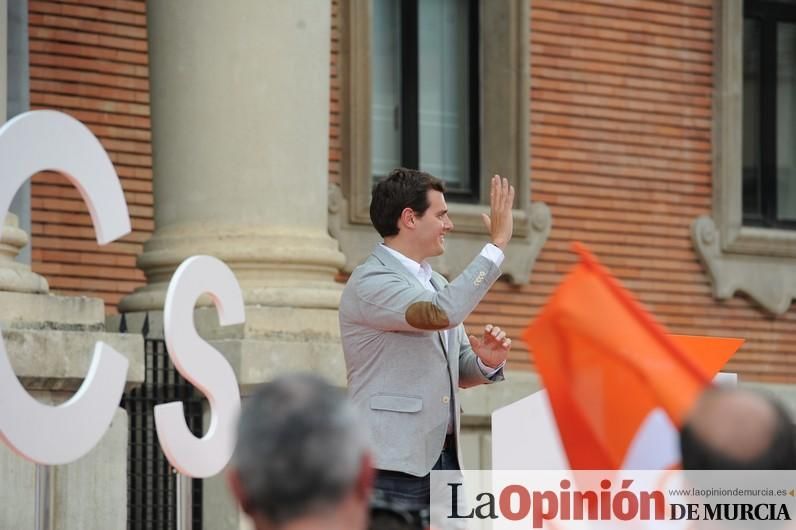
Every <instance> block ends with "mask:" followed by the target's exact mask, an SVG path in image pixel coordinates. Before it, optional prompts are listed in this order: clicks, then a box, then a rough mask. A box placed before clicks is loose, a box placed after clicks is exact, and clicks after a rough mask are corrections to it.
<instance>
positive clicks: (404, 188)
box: [370, 167, 445, 237]
mask: <svg viewBox="0 0 796 530" xmlns="http://www.w3.org/2000/svg"><path fill="white" fill-rule="evenodd" d="M428 190H436V191H438V192H440V193H444V192H445V183H444V182H443V181H441V180H440V179H438V178H437V177H434V176H432V175H430V174H428V173H426V172H424V171H418V170H416V169H406V168H404V167H399V168H396V169H393V170H392V171H390V174H389V175H387V178H385V179H383V180H381V181H380V182H379V183H378V184H376V185H375V186H374V187H373V194H372V196H371V200H370V221H371V222H372V223H373V227H374V228H375V229H376V231H377V232H378V233H379V234H380V235H381V237H390V236H394V235H396V234H398V219H399V218H400V217H401V212H403V211H404V209H405V208H411V209H412V210H414V211H415V213H417V215H418V216H420V217H422V216H423V214H424V213H426V210H428V207H429V202H428Z"/></svg>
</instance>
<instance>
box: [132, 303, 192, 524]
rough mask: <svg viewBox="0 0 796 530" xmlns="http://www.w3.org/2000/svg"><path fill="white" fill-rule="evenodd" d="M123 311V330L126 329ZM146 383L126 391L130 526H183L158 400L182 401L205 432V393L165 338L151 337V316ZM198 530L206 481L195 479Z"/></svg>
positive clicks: (146, 326) (146, 343)
mask: <svg viewBox="0 0 796 530" xmlns="http://www.w3.org/2000/svg"><path fill="white" fill-rule="evenodd" d="M126 328H127V326H126V319H125V318H124V316H122V320H121V324H120V326H119V331H120V332H122V333H124V332H127V331H128V330H127V329H126ZM141 333H142V334H143V335H144V349H145V370H146V372H145V373H146V376H145V381H144V384H143V385H141V386H139V387H136V388H134V389H133V390H131V391H128V392H125V394H124V396H123V398H122V402H121V407H122V408H124V409H125V410H126V411H127V416H128V421H129V441H128V451H127V528H128V530H176V529H177V503H178V499H177V479H178V475H177V474H176V473H175V471H174V469H173V468H172V467H171V466H170V464H169V462H168V460H166V457H165V456H164V455H163V452H162V451H161V449H160V445H159V444H158V439H157V432H156V430H155V413H154V407H155V405H160V404H162V403H168V402H170V401H182V402H183V405H184V410H185V419H186V422H187V424H188V427H189V428H190V429H191V432H193V433H194V434H195V435H197V436H202V432H203V431H202V400H203V398H202V395H201V394H199V393H198V392H197V391H196V389H195V388H194V387H193V385H191V384H190V383H188V382H187V381H186V380H185V379H183V377H182V376H181V375H180V374H179V373H178V372H177V370H176V369H175V368H174V365H173V364H172V363H171V359H170V358H169V354H168V351H167V350H166V342H165V341H164V340H163V339H155V338H151V337H149V336H148V335H149V317H147V318H146V319H145V321H144V326H143V329H142V330H141ZM191 484H192V487H191V495H192V499H193V501H192V521H193V526H192V530H201V529H202V481H201V480H192V481H191Z"/></svg>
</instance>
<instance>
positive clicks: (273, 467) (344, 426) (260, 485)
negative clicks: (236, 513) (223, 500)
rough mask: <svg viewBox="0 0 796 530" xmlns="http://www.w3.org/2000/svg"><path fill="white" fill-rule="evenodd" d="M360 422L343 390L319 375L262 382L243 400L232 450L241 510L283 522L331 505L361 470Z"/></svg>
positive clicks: (363, 443) (362, 438)
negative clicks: (240, 494) (242, 497)
mask: <svg viewBox="0 0 796 530" xmlns="http://www.w3.org/2000/svg"><path fill="white" fill-rule="evenodd" d="M360 423H361V422H359V420H358V419H357V416H356V413H355V411H354V408H353V405H351V403H350V402H349V401H348V398H347V396H346V393H345V391H344V390H343V389H341V388H338V387H335V386H333V385H331V384H330V383H328V382H326V381H325V380H324V379H322V378H320V377H318V376H314V375H309V374H288V375H284V376H282V377H280V378H279V379H276V380H274V381H272V382H270V383H266V384H264V385H262V386H260V387H259V389H258V390H257V391H256V392H255V393H254V395H253V396H251V397H250V398H248V399H247V400H246V401H245V402H244V404H243V409H242V411H241V417H240V422H239V425H238V439H237V443H236V446H235V453H234V455H233V466H234V467H235V469H236V471H237V473H238V475H239V477H240V482H241V486H242V489H243V494H244V497H245V498H244V499H242V500H241V504H242V505H243V508H244V510H245V511H247V512H249V513H258V514H260V515H262V516H265V517H266V518H268V520H270V521H271V522H272V523H275V524H283V523H285V522H287V521H290V520H293V519H297V518H300V517H303V516H307V515H312V514H317V513H319V512H321V511H323V510H325V509H327V508H329V507H331V506H334V504H335V503H337V502H338V501H340V500H341V499H342V498H343V497H344V496H345V495H346V494H347V493H349V492H350V491H351V489H352V488H353V487H354V485H355V482H356V479H357V477H358V475H359V473H360V471H361V469H362V465H363V463H362V462H363V457H364V455H365V452H366V450H367V449H366V435H365V433H364V432H363V430H362V427H361V425H360Z"/></svg>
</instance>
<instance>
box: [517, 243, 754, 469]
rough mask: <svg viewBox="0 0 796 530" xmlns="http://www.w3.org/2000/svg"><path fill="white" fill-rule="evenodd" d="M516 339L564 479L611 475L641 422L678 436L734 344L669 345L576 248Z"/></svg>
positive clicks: (683, 339) (685, 340)
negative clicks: (575, 472) (574, 260)
mask: <svg viewBox="0 0 796 530" xmlns="http://www.w3.org/2000/svg"><path fill="white" fill-rule="evenodd" d="M574 247H575V250H576V251H577V252H578V254H579V255H580V258H581V262H580V264H578V265H577V266H576V267H575V268H574V270H573V271H572V272H571V273H570V274H569V275H568V276H567V277H566V278H565V279H564V281H563V282H562V283H561V284H560V285H559V287H558V288H557V289H556V291H555V292H554V293H553V296H552V297H551V299H550V300H549V301H548V303H547V305H546V306H545V307H544V309H543V310H542V312H541V313H540V314H539V316H538V317H537V318H536V320H535V321H534V322H533V323H531V324H530V325H529V326H528V328H527V329H526V330H525V332H524V334H523V338H524V339H525V341H526V342H527V343H528V345H529V346H530V349H531V351H532V352H533V354H534V357H535V361H536V366H537V369H538V371H539V373H540V374H541V376H542V380H543V381H544V385H545V388H546V389H547V392H548V396H549V399H550V404H551V407H552V409H553V413H554V415H555V418H556V423H557V424H558V429H559V433H560V435H561V441H562V443H563V445H564V449H565V451H566V453H567V456H568V458H569V462H570V466H571V467H572V469H619V468H620V467H621V465H622V462H623V461H624V459H625V455H626V453H627V449H628V447H629V446H630V443H631V442H632V441H633V438H634V437H635V436H636V433H637V431H638V429H639V426H640V425H641V423H642V422H643V421H644V419H645V418H646V417H647V415H649V413H650V412H652V410H653V409H655V408H656V407H662V408H663V409H664V410H665V411H666V413H667V414H668V416H669V418H670V419H671V421H672V423H673V424H674V425H675V426H677V427H679V426H680V425H682V422H683V419H684V417H685V416H686V414H687V413H688V411H689V410H690V408H691V406H692V405H693V404H694V402H695V400H696V398H697V396H698V395H699V393H700V392H702V390H703V389H704V388H705V387H706V386H708V385H709V384H710V383H711V380H712V379H713V376H714V375H715V374H716V372H718V371H719V369H720V368H721V367H722V366H723V365H724V364H725V363H726V362H727V360H729V358H730V357H731V356H732V355H733V353H735V351H736V350H737V349H738V348H739V347H740V346H741V344H742V343H743V340H739V339H721V338H712V337H687V336H670V335H668V334H667V333H666V331H665V330H664V329H663V327H661V326H660V325H659V324H658V323H656V322H655V320H654V319H653V318H652V316H651V315H650V314H648V313H647V312H646V311H644V309H643V308H642V307H641V306H640V305H639V303H638V302H636V301H635V300H634V299H633V297H632V296H631V295H630V293H629V292H627V291H626V290H625V289H624V288H622V286H621V285H620V284H619V282H617V281H616V280H615V279H614V278H613V277H612V276H611V275H610V273H608V271H607V270H605V269H604V268H603V267H602V266H601V265H600V264H599V263H597V260H596V259H595V258H594V257H593V256H592V255H591V254H590V253H589V251H588V250H586V248H585V247H584V246H583V245H580V244H578V243H575V244H574Z"/></svg>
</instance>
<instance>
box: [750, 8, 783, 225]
mask: <svg viewBox="0 0 796 530" xmlns="http://www.w3.org/2000/svg"><path fill="white" fill-rule="evenodd" d="M743 51H744V56H743V214H744V224H745V225H751V226H765V227H773V228H786V229H796V1H794V0H765V1H763V0H746V1H745V3H744V35H743Z"/></svg>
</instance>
